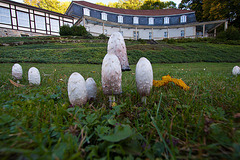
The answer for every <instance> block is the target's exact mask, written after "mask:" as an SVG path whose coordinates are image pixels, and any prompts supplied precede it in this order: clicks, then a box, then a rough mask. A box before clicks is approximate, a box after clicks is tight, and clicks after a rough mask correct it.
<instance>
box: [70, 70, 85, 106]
mask: <svg viewBox="0 0 240 160" xmlns="http://www.w3.org/2000/svg"><path fill="white" fill-rule="evenodd" d="M68 98H69V101H70V103H71V104H72V105H73V106H75V105H78V106H80V105H83V104H85V103H86V102H87V89H86V82H85V80H84V78H83V76H82V75H81V74H79V73H77V72H74V73H72V74H71V76H70V77H69V79H68Z"/></svg>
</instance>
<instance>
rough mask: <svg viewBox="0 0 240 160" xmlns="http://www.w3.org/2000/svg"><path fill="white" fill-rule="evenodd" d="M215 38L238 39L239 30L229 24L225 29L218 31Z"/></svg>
mask: <svg viewBox="0 0 240 160" xmlns="http://www.w3.org/2000/svg"><path fill="white" fill-rule="evenodd" d="M217 38H219V39H224V40H240V32H239V30H238V29H237V28H235V27H234V26H230V27H229V28H228V29H227V30H226V31H223V32H221V33H219V34H218V35H217Z"/></svg>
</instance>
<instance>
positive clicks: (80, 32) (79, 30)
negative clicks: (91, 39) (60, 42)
mask: <svg viewBox="0 0 240 160" xmlns="http://www.w3.org/2000/svg"><path fill="white" fill-rule="evenodd" d="M71 30H72V35H73V36H85V35H87V33H88V32H87V30H86V28H85V27H84V26H76V25H74V26H72V27H71Z"/></svg>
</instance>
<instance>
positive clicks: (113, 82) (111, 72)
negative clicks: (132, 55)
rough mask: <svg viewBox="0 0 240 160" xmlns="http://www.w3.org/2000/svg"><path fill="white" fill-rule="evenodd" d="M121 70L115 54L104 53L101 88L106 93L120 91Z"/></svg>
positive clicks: (118, 92)
mask: <svg viewBox="0 0 240 160" xmlns="http://www.w3.org/2000/svg"><path fill="white" fill-rule="evenodd" d="M121 83H122V70H121V64H120V61H119V59H118V57H117V56H116V55H115V54H106V55H105V57H104V59H103V63H102V88H103V93H104V94H106V95H112V94H114V95H115V94H120V93H121V92H122V85H121Z"/></svg>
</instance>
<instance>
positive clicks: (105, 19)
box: [101, 13, 107, 21]
mask: <svg viewBox="0 0 240 160" xmlns="http://www.w3.org/2000/svg"><path fill="white" fill-rule="evenodd" d="M101 14H102V20H104V21H107V13H101Z"/></svg>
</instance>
